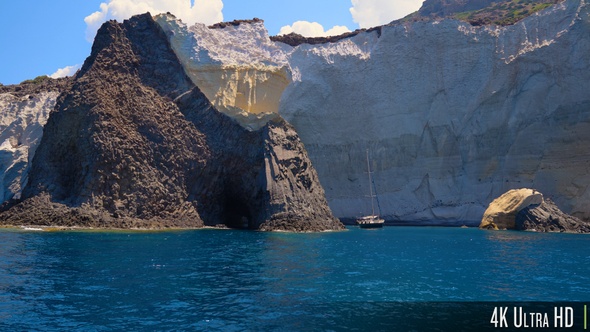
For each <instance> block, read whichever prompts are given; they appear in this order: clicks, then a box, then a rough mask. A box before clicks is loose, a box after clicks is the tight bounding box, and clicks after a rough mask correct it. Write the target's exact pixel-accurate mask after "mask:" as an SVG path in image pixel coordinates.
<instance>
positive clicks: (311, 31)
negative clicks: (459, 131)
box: [279, 21, 350, 37]
mask: <svg viewBox="0 0 590 332" xmlns="http://www.w3.org/2000/svg"><path fill="white" fill-rule="evenodd" d="M349 31H350V29H348V28H347V27H345V26H342V25H335V26H334V27H332V28H331V29H330V30H328V31H324V27H323V26H322V25H321V24H319V23H318V22H307V21H297V22H295V23H293V25H285V26H284V27H282V28H281V30H280V31H279V35H286V34H289V33H291V32H295V33H298V34H300V35H302V36H305V37H323V36H336V35H341V34H343V33H345V32H349Z"/></svg>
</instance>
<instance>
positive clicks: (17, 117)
mask: <svg viewBox="0 0 590 332" xmlns="http://www.w3.org/2000/svg"><path fill="white" fill-rule="evenodd" d="M58 95H59V93H58V92H41V93H39V94H33V95H25V96H22V97H17V96H14V95H12V94H10V93H3V94H0V202H4V201H7V200H9V199H11V198H19V197H20V194H21V189H22V188H23V187H24V185H25V183H26V181H27V172H28V165H29V164H30V162H31V161H32V159H33V155H34V154H35V149H36V148H37V145H38V144H39V142H40V141H41V136H42V135H43V126H44V125H45V123H47V118H48V117H49V112H51V110H52V109H53V107H54V106H55V102H56V99H57V96H58Z"/></svg>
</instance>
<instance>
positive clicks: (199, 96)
mask: <svg viewBox="0 0 590 332" xmlns="http://www.w3.org/2000/svg"><path fill="white" fill-rule="evenodd" d="M277 121H278V122H273V125H271V124H269V125H267V126H265V127H263V128H262V129H260V130H259V131H258V132H252V131H248V130H246V129H244V128H243V127H241V126H240V125H238V124H237V123H235V122H234V121H233V120H231V119H230V118H228V117H227V116H225V115H223V114H221V113H219V112H218V111H217V110H216V109H215V108H214V107H213V106H212V105H211V104H210V102H209V100H208V99H207V98H206V97H205V95H203V93H201V91H200V90H199V89H198V88H197V87H196V86H195V85H194V84H193V83H192V82H191V80H190V79H189V78H188V77H187V76H186V74H185V72H184V70H183V68H182V66H181V65H180V63H179V61H178V58H177V57H176V55H175V54H174V52H173V51H172V49H171V47H170V45H169V43H168V40H167V37H166V35H165V34H164V32H163V31H162V29H161V28H160V27H159V26H158V25H157V24H156V23H155V22H154V20H153V19H152V17H151V16H150V15H149V14H145V15H141V16H136V17H133V18H132V19H130V20H128V21H125V22H124V23H122V24H118V23H116V22H113V21H110V22H107V23H105V24H104V25H103V26H102V27H101V29H100V30H99V31H98V33H97V37H96V40H95V43H94V45H93V48H92V54H91V55H90V57H89V58H88V59H87V60H86V62H85V63H84V66H83V67H82V69H81V70H80V71H79V72H78V74H77V75H76V77H75V79H74V82H73V85H72V87H71V89H69V91H66V92H64V93H63V94H62V95H61V96H60V97H59V98H58V101H57V104H56V112H54V113H51V115H50V117H49V120H48V122H47V124H46V126H45V129H44V134H43V138H42V141H41V143H40V145H39V147H38V150H37V152H36V154H35V157H34V159H33V163H32V166H31V172H30V175H29V181H28V183H27V186H26V187H25V189H24V190H23V199H22V201H21V202H20V203H12V204H9V206H8V207H5V211H4V212H2V213H1V214H0V222H1V223H3V224H11V225H20V224H25V225H26V224H33V225H48V226H83V227H115V228H162V227H189V228H195V227H202V226H203V225H217V224H225V225H227V226H230V227H249V228H252V229H260V228H263V227H262V226H264V225H265V222H271V223H272V222H274V220H276V219H280V218H279V217H280V216H282V215H284V214H285V213H291V212H292V211H293V210H294V209H295V210H296V211H295V213H291V214H290V215H289V216H288V218H286V219H287V220H288V223H286V224H281V225H274V224H273V225H266V226H264V230H298V231H321V230H327V229H341V227H342V225H341V224H340V223H339V222H338V221H337V220H336V219H335V218H334V217H333V216H332V214H331V212H330V210H329V208H328V207H327V204H326V201H325V198H324V197H323V196H322V195H323V191H322V190H321V186H319V183H318V182H317V175H315V172H314V171H313V168H312V167H311V164H310V162H309V159H308V158H307V155H306V154H305V150H304V149H303V146H302V144H301V142H300V141H299V139H298V137H297V136H296V134H294V136H292V137H291V136H290V139H291V141H292V142H293V146H290V147H289V149H291V150H289V149H287V150H289V151H290V152H291V153H292V155H290V158H295V159H299V160H303V161H304V162H305V163H306V164H307V165H308V169H303V168H302V169H299V170H292V169H290V168H288V169H287V170H290V171H292V173H290V174H287V175H284V174H283V176H284V177H286V178H289V179H290V178H291V174H293V176H301V177H302V178H299V177H297V181H305V182H304V183H305V184H306V185H308V190H303V191H300V192H293V193H292V195H291V196H290V199H292V200H293V201H294V202H295V205H293V206H291V205H289V204H290V203H291V202H288V203H289V204H286V205H279V204H277V203H276V202H275V201H274V200H272V201H271V198H272V197H274V196H276V195H275V193H274V192H275V191H277V190H279V191H280V190H284V191H286V190H287V188H286V186H291V185H297V182H294V183H292V182H289V181H287V180H281V179H278V178H269V177H266V176H264V175H265V174H267V173H268V172H267V171H266V168H265V157H264V154H265V151H268V150H274V149H278V148H279V147H284V145H285V144H284V143H283V142H282V141H281V140H279V139H268V138H267V137H269V136H271V137H272V136H273V135H274V134H272V133H274V132H275V131H278V132H281V131H285V130H287V131H288V130H292V128H291V127H290V126H289V125H288V124H286V123H285V122H284V121H282V120H277ZM275 123H278V125H277V124H275ZM284 159H285V160H287V161H288V158H284ZM306 172H307V173H306ZM310 174H311V175H310ZM279 175H281V174H279ZM306 176H307V178H306ZM310 176H311V179H312V180H315V183H311V184H308V182H307V180H308V178H309V177H310ZM313 176H315V178H314V177H313ZM298 195H299V196H298ZM303 203H312V204H323V206H317V205H313V206H307V207H306V206H301V209H300V208H299V205H302V204H303ZM317 211H321V212H322V213H319V212H317ZM244 223H245V224H244Z"/></svg>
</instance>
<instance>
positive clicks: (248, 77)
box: [156, 14, 291, 130]
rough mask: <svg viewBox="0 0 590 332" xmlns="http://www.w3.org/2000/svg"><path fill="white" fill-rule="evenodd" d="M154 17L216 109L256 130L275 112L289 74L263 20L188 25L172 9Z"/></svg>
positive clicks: (284, 58) (284, 60)
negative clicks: (218, 24)
mask: <svg viewBox="0 0 590 332" xmlns="http://www.w3.org/2000/svg"><path fill="white" fill-rule="evenodd" d="M156 20H157V22H158V23H159V24H160V26H161V27H162V28H163V29H164V31H166V33H167V35H168V36H169V38H170V43H171V45H172V48H173V49H174V51H175V53H176V54H177V56H178V58H179V59H180V61H181V63H182V64H183V66H184V69H185V71H186V73H187V74H188V76H189V77H190V79H191V80H192V81H193V82H194V83H195V84H196V85H197V86H198V87H199V88H200V89H201V90H202V91H203V93H204V94H205V95H206V96H207V98H208V99H209V100H211V102H212V103H213V105H214V106H215V107H216V108H217V109H219V110H220V111H221V112H224V113H225V114H227V115H229V116H231V117H233V118H234V119H236V120H237V121H239V122H240V123H241V124H242V125H243V126H245V127H247V128H250V129H253V130H255V129H259V128H261V127H262V126H264V125H265V124H266V122H267V121H268V120H269V119H271V118H275V117H276V115H277V114H278V110H279V100H280V98H281V95H282V93H283V91H284V90H285V88H286V87H287V85H289V83H290V82H291V75H290V72H289V69H288V63H287V58H286V56H285V54H284V52H282V51H281V48H280V46H279V45H276V44H274V43H272V42H271V41H270V39H269V36H268V32H267V31H266V29H265V28H264V25H263V22H262V21H255V22H252V23H245V24H237V25H228V26H223V27H219V28H208V27H207V26H205V25H204V24H199V23H197V24H195V25H193V26H190V27H187V26H186V25H185V24H184V23H182V22H181V21H180V20H177V19H176V18H175V17H174V16H172V15H170V14H168V15H158V16H157V18H156Z"/></svg>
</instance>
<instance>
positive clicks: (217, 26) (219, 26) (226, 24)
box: [208, 17, 264, 29]
mask: <svg viewBox="0 0 590 332" xmlns="http://www.w3.org/2000/svg"><path fill="white" fill-rule="evenodd" d="M252 23H264V20H261V19H259V18H258V17H255V18H253V19H251V20H233V21H231V22H220V23H215V24H213V25H210V26H208V28H209V29H223V28H225V27H229V26H234V27H237V26H239V25H240V24H252Z"/></svg>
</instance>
